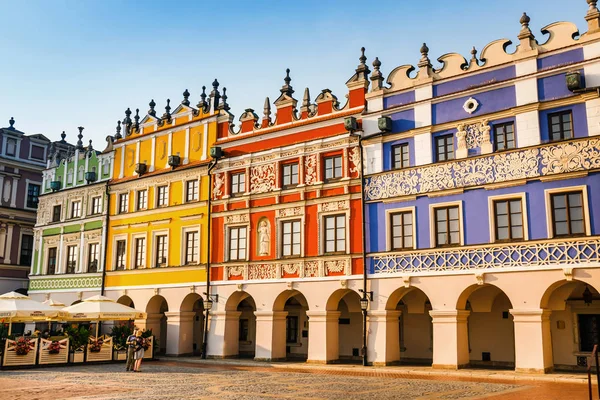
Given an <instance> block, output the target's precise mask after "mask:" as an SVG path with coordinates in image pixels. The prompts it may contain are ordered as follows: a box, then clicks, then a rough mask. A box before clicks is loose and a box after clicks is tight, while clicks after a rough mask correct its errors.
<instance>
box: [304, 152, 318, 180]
mask: <svg viewBox="0 0 600 400" xmlns="http://www.w3.org/2000/svg"><path fill="white" fill-rule="evenodd" d="M318 181H319V180H318V178H317V155H316V154H311V155H309V156H306V158H305V159H304V183H306V184H307V185H314V184H315V183H317V182H318Z"/></svg>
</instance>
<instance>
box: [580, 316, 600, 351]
mask: <svg viewBox="0 0 600 400" xmlns="http://www.w3.org/2000/svg"><path fill="white" fill-rule="evenodd" d="M577 320H578V322H579V324H578V325H579V351H586V352H592V351H593V350H594V345H595V344H598V341H599V340H600V329H598V327H599V326H600V315H598V314H578V315H577Z"/></svg>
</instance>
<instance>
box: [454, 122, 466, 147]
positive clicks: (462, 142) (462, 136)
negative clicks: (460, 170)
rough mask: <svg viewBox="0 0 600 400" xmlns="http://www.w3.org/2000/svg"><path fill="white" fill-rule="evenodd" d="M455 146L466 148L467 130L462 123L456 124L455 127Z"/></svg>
mask: <svg viewBox="0 0 600 400" xmlns="http://www.w3.org/2000/svg"><path fill="white" fill-rule="evenodd" d="M456 130H457V131H456V141H457V143H456V147H457V148H459V149H466V148H467V131H466V130H465V125H464V124H458V126H457V127H456Z"/></svg>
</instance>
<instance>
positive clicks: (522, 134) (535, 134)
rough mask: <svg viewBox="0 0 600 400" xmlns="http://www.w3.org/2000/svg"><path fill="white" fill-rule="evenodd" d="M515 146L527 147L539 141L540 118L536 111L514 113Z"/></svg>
mask: <svg viewBox="0 0 600 400" xmlns="http://www.w3.org/2000/svg"><path fill="white" fill-rule="evenodd" d="M516 122H517V127H516V130H517V146H518V147H528V146H535V145H538V144H540V143H541V136H540V119H539V115H538V112H537V111H529V112H526V113H521V114H517V115H516Z"/></svg>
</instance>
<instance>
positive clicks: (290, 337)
mask: <svg viewBox="0 0 600 400" xmlns="http://www.w3.org/2000/svg"><path fill="white" fill-rule="evenodd" d="M285 341H286V342H287V343H296V342H298V317H297V316H290V317H286V327H285Z"/></svg>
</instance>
